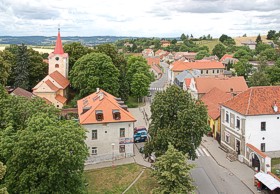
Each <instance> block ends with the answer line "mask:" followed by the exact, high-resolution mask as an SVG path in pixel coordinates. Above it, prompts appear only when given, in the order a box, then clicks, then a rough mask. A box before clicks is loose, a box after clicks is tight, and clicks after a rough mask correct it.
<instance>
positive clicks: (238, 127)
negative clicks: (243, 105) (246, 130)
mask: <svg viewBox="0 0 280 194" xmlns="http://www.w3.org/2000/svg"><path fill="white" fill-rule="evenodd" d="M236 128H237V129H240V118H239V117H237V118H236Z"/></svg>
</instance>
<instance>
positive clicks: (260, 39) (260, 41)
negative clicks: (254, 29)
mask: <svg viewBox="0 0 280 194" xmlns="http://www.w3.org/2000/svg"><path fill="white" fill-rule="evenodd" d="M256 43H257V44H259V43H262V37H261V35H260V34H259V35H258V36H257V38H256Z"/></svg>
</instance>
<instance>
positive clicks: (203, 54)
mask: <svg viewBox="0 0 280 194" xmlns="http://www.w3.org/2000/svg"><path fill="white" fill-rule="evenodd" d="M209 56H210V54H209V53H208V52H207V51H206V50H201V51H199V52H198V53H197V55H196V56H195V59H196V60H201V59H203V58H204V57H209Z"/></svg>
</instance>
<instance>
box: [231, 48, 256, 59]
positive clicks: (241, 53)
mask: <svg viewBox="0 0 280 194" xmlns="http://www.w3.org/2000/svg"><path fill="white" fill-rule="evenodd" d="M233 57H234V58H237V59H239V60H240V59H247V60H249V59H251V58H252V55H251V53H250V52H248V51H247V50H245V49H239V50H238V51H236V52H235V53H234V55H233Z"/></svg>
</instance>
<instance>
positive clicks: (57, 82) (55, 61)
mask: <svg viewBox="0 0 280 194" xmlns="http://www.w3.org/2000/svg"><path fill="white" fill-rule="evenodd" d="M48 59H49V72H48V75H47V76H46V77H45V78H44V79H43V80H42V81H40V82H39V83H38V84H37V85H36V86H35V87H34V88H33V94H35V95H36V96H39V97H41V98H43V99H44V100H45V101H47V102H48V103H50V104H53V105H54V106H56V107H57V108H62V107H63V106H64V105H65V103H66V101H67V87H68V86H69V84H70V82H69V80H68V68H69V65H68V61H69V57H68V54H67V53H64V50H63V47H62V42H61V38H60V31H59V30H58V35H57V40H56V45H55V49H54V52H52V53H50V54H49V57H48Z"/></svg>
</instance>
